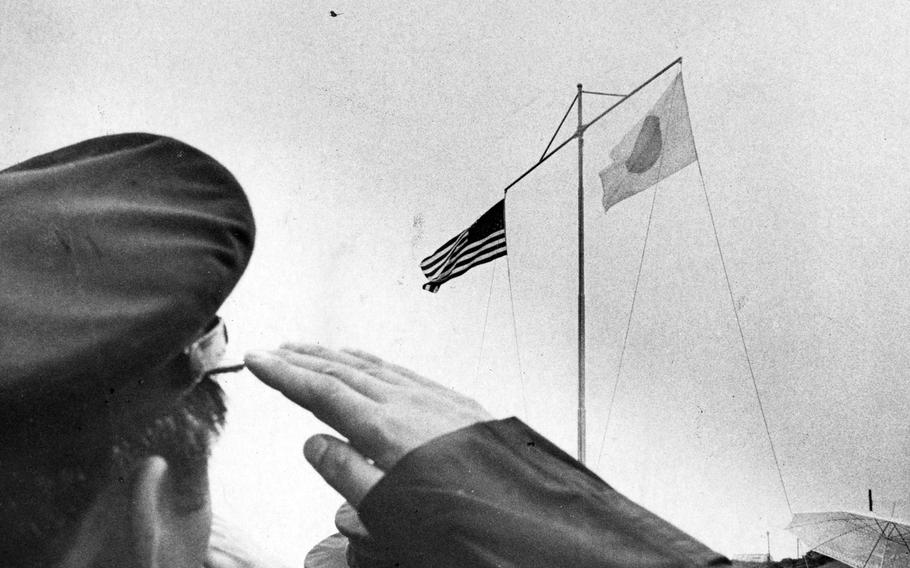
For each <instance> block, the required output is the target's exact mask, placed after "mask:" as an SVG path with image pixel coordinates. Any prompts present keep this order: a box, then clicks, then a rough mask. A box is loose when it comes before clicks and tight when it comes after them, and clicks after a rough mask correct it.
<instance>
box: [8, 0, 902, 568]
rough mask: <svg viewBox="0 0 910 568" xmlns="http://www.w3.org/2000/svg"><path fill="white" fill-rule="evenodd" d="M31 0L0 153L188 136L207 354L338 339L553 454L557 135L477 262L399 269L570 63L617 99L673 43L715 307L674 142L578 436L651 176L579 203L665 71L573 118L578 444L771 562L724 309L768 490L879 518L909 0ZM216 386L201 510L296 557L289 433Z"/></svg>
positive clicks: (323, 490)
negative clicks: (221, 186) (197, 198)
mask: <svg viewBox="0 0 910 568" xmlns="http://www.w3.org/2000/svg"><path fill="white" fill-rule="evenodd" d="M33 4H36V5H35V6H30V7H29V6H26V4H25V3H19V2H6V3H4V4H3V5H2V6H3V7H2V8H0V53H2V54H3V55H2V56H0V101H2V103H3V104H2V106H0V132H2V144H0V164H2V165H4V166H5V165H11V164H13V163H16V162H18V161H21V160H23V159H26V158H28V157H30V156H32V155H35V154H38V153H42V152H46V151H49V150H52V149H54V148H57V147H60V146H63V145H66V144H70V143H73V142H76V141H79V140H81V139H85V138H89V137H93V136H97V135H102V134H107V133H114V132H123V131H151V132H156V133H161V134H167V135H170V136H173V137H176V138H179V139H182V140H184V141H186V142H188V143H190V144H193V145H195V146H197V147H199V148H200V149H202V150H203V151H205V152H207V153H209V154H211V155H213V156H214V157H216V158H217V159H218V160H220V161H221V162H222V163H224V164H225V165H226V166H227V167H228V168H229V169H230V170H231V171H232V172H234V174H235V175H236V176H237V178H238V179H239V180H240V182H241V183H242V184H243V185H244V187H245V188H246V190H247V192H248V194H249V196H250V199H251V202H252V204H253V208H254V212H255V214H256V218H257V223H258V229H259V234H258V242H257V249H256V252H255V254H254V258H253V262H252V264H251V265H250V268H249V270H248V272H247V274H246V276H245V277H244V279H243V280H242V281H241V284H240V285H239V287H238V288H237V290H236V292H235V293H234V295H233V296H232V297H231V299H230V300H229V302H228V304H227V305H226V307H225V309H224V315H225V316H227V318H228V322H229V326H230V328H231V335H232V338H233V339H234V340H235V342H236V345H237V348H238V349H239V350H241V351H242V350H244V349H248V348H269V347H272V346H275V345H277V344H278V343H279V342H280V341H282V340H285V339H298V340H307V341H316V342H320V343H323V344H326V345H329V346H333V347H341V346H357V347H362V348H365V349H368V350H372V351H374V352H376V353H377V354H380V355H382V356H384V357H386V358H388V359H392V360H396V361H399V362H401V363H403V364H406V365H408V366H411V367H413V368H416V369H417V370H419V371H421V372H423V373H424V374H426V375H428V376H431V377H434V378H436V379H438V380H440V381H442V382H444V383H446V384H449V385H451V386H453V387H454V388H457V389H459V390H462V391H465V392H466V393H468V394H471V395H473V396H475V397H477V398H478V399H479V400H480V401H481V402H482V403H484V404H485V405H486V406H487V407H489V408H490V409H491V410H492V411H493V412H494V413H495V414H497V415H499V416H507V415H513V414H517V415H519V416H520V417H521V418H523V419H524V420H526V421H527V422H528V423H530V424H531V425H532V426H534V427H535V428H537V429H539V430H541V431H542V432H543V433H544V434H546V435H547V436H549V437H551V438H552V439H553V440H554V441H556V442H557V443H559V444H560V445H561V446H562V447H564V448H565V449H566V450H567V451H570V452H572V453H574V452H575V404H576V400H575V397H576V388H577V387H576V384H575V380H576V379H575V377H576V358H575V357H576V355H575V349H576V327H575V326H576V319H575V318H576V306H575V302H576V299H575V294H576V274H577V266H576V260H577V251H576V248H575V247H576V241H575V239H576V216H577V212H576V184H577V170H576V168H577V155H576V153H575V152H576V150H575V146H574V144H572V145H569V146H567V147H566V149H565V150H563V151H562V152H560V153H559V154H557V155H556V156H555V157H554V158H553V159H552V160H550V161H548V162H547V163H546V164H545V165H544V166H542V167H541V168H540V169H539V170H538V171H536V172H535V173H534V174H533V175H531V176H529V177H528V178H527V179H526V180H524V181H523V182H522V183H521V184H520V185H518V186H516V188H515V189H514V190H512V191H511V192H510V193H509V199H508V200H507V220H508V226H509V233H508V238H509V250H510V254H509V256H508V259H507V260H506V259H502V260H499V261H496V262H494V263H491V264H489V265H486V266H484V267H481V268H477V269H475V270H473V271H472V272H470V273H468V274H467V275H465V276H463V277H462V278H460V279H458V280H456V281H454V282H452V283H449V284H446V285H444V286H443V287H442V290H441V291H440V292H439V293H438V294H436V295H431V294H429V293H427V292H425V291H423V290H421V288H420V285H421V284H422V282H423V278H422V275H421V273H420V271H419V269H418V263H419V261H420V259H421V258H422V257H424V256H426V255H427V254H429V253H430V252H432V251H433V250H434V249H435V248H436V247H437V246H439V245H440V244H442V243H443V242H444V241H445V240H447V239H448V238H450V237H451V236H453V235H454V234H456V233H457V232H459V231H460V230H462V229H464V228H466V227H467V226H468V225H469V224H470V223H471V222H473V221H474V220H475V219H476V218H477V217H478V216H479V215H480V214H481V213H483V212H484V211H485V210H486V209H487V208H488V207H489V206H491V205H492V204H493V203H495V202H496V201H497V200H498V199H500V198H501V197H502V189H503V187H505V186H506V185H507V184H508V183H509V182H510V181H512V180H513V179H514V178H515V177H517V176H518V175H519V174H521V173H522V172H523V171H524V170H525V169H527V168H528V167H529V166H530V165H532V164H533V163H534V162H535V161H536V160H537V158H538V157H539V156H540V154H541V152H542V151H543V149H544V147H545V146H546V144H547V141H548V140H549V139H550V136H551V135H552V134H553V131H554V129H555V128H556V126H557V125H558V123H559V120H560V118H561V117H562V115H563V113H564V112H565V110H566V108H567V107H568V105H569V103H570V102H571V100H572V97H574V95H575V85H576V83H579V82H580V83H583V84H584V85H585V88H587V89H591V90H598V91H614V92H627V91H629V90H631V89H632V88H634V87H635V86H637V85H638V84H639V83H641V82H642V81H644V80H645V79H647V78H648V77H650V76H651V75H652V74H653V73H655V72H656V71H657V70H659V69H661V68H662V67H664V66H665V65H666V64H668V63H669V62H671V61H673V60H674V59H675V58H677V57H680V56H682V57H683V58H684V59H683V64H682V67H681V71H682V73H683V77H684V81H685V85H686V93H687V96H688V103H689V109H690V116H691V121H692V128H693V132H694V136H695V142H696V145H697V147H698V151H699V156H700V159H701V167H702V171H703V174H704V177H703V179H704V184H705V185H704V188H706V190H707V195H708V197H709V199H710V203H711V207H712V211H713V215H714V219H715V222H716V229H717V234H718V237H719V240H720V243H721V247H722V249H723V253H724V260H725V262H726V267H727V270H728V274H729V278H730V282H731V285H732V289H733V296H734V298H733V302H731V299H730V296H729V294H728V292H727V288H726V283H725V280H724V273H723V270H722V267H721V263H720V257H719V255H718V251H717V246H716V244H715V240H714V232H713V230H712V224H711V221H710V218H709V216H708V209H707V207H706V199H705V195H706V192H705V190H704V189H703V186H702V177H701V176H699V172H698V169H697V167H696V166H694V165H693V166H690V167H689V168H687V169H686V170H684V171H682V172H680V173H679V174H677V175H676V176H674V177H673V178H671V179H669V180H667V181H665V182H663V183H662V184H660V185H659V186H658V189H657V194H656V200H655V201H654V214H653V218H652V221H651V229H650V234H649V238H648V246H647V250H646V251H645V254H644V261H643V263H642V264H641V279H640V284H639V288H638V296H637V298H636V306H635V313H634V314H633V317H632V319H631V323H630V324H629V326H628V330H629V334H628V343H627V347H626V351H625V355H624V361H623V367H622V370H621V372H620V373H619V374H618V376H619V382H618V386H617V390H616V398H615V402H614V404H613V406H612V418H611V421H610V428H609V431H608V432H607V435H606V436H604V426H605V423H606V413H607V411H608V409H609V400H610V393H611V392H612V389H613V385H614V383H615V381H616V379H617V368H618V363H619V355H620V351H621V348H622V344H623V338H624V336H625V333H626V329H627V322H628V321H629V310H630V302H631V298H632V291H633V289H634V284H635V280H636V276H637V274H638V271H639V262H640V260H641V258H642V246H643V242H644V236H645V229H646V227H647V221H648V216H649V210H650V206H651V202H652V199H655V195H654V193H653V190H652V191H649V192H646V193H644V194H642V195H639V196H637V197H636V198H633V199H630V200H628V201H626V202H623V203H622V204H620V205H617V206H616V207H614V208H613V209H611V210H610V212H609V213H607V214H604V212H603V211H602V210H601V209H598V208H597V203H598V200H599V197H600V196H599V195H598V192H599V191H600V189H599V187H598V179H597V171H599V170H600V169H601V168H603V167H605V166H606V165H608V164H609V158H608V153H609V150H610V149H611V148H612V145H613V144H614V143H616V142H618V140H619V139H620V138H621V136H622V135H623V134H624V133H625V131H626V129H627V128H628V127H629V126H630V125H631V124H633V123H634V122H635V120H637V119H638V118H640V116H641V113H642V112H645V111H646V110H647V109H648V108H649V107H650V105H651V104H653V102H654V101H655V100H656V99H657V98H658V97H659V96H660V93H661V92H662V88H663V87H665V86H666V84H667V83H666V82H667V81H669V80H671V79H672V75H670V74H668V75H666V76H665V77H664V78H662V80H661V81H658V82H656V83H655V84H654V85H653V87H652V88H649V89H647V90H645V91H643V92H642V93H641V94H640V95H639V96H636V97H635V98H633V99H631V100H630V101H629V102H628V103H627V104H625V105H623V107H621V109H620V110H618V111H617V112H616V113H613V114H611V115H609V116H608V117H607V118H606V119H604V120H603V121H601V122H600V123H598V125H597V127H596V128H592V129H591V131H589V133H588V134H586V137H587V141H586V145H585V164H586V167H585V184H586V192H587V195H588V197H589V199H587V200H586V207H587V209H586V229H587V231H588V237H587V240H588V243H587V245H588V246H587V247H586V256H587V263H586V270H587V277H588V283H587V293H588V297H589V304H588V322H589V325H588V350H589V356H590V358H589V362H588V376H589V381H590V383H589V399H588V404H589V423H588V428H589V445H588V452H589V462H590V465H591V467H593V468H594V469H595V470H596V471H597V472H598V473H599V474H601V475H602V476H603V477H604V478H605V479H606V480H607V481H608V482H610V483H611V484H613V485H614V486H615V487H617V488H618V489H619V490H621V491H622V492H624V493H625V494H627V495H628V496H630V497H632V498H633V499H635V500H637V501H639V502H641V503H643V504H644V505H645V506H647V507H649V508H651V509H652V510H654V511H656V512H658V513H660V514H661V515H663V516H665V517H666V518H668V519H669V520H670V521H672V522H674V523H676V524H677V525H679V526H681V527H682V528H684V529H685V530H687V531H689V532H690V533H692V534H693V535H695V536H697V537H698V538H700V539H702V540H704V541H705V542H706V543H707V544H709V545H711V546H713V547H715V548H717V549H719V550H720V551H721V552H724V553H727V554H735V553H742V552H760V551H763V550H764V549H765V546H766V545H765V533H766V531H769V532H770V533H771V544H772V548H773V553H774V555H775V556H778V557H779V556H784V555H793V554H794V553H795V540H794V539H793V537H791V536H790V535H788V534H787V533H786V532H785V531H783V527H784V526H785V525H786V524H787V522H788V521H789V518H790V512H789V510H788V507H787V503H786V501H785V499H784V494H783V491H782V489H781V483H780V480H779V478H778V473H777V470H776V469H775V467H774V463H773V460H772V457H771V453H770V449H769V445H768V439H767V437H766V436H765V432H764V427H763V425H762V418H761V415H760V414H759V411H758V406H757V401H756V397H755V392H754V389H753V386H752V382H751V379H750V376H749V372H748V368H747V366H746V363H745V358H744V353H743V348H742V343H741V341H740V336H739V331H738V330H737V327H736V321H735V319H734V312H733V310H734V308H733V305H734V304H735V306H736V309H737V310H738V313H739V316H740V318H741V321H742V326H743V333H744V337H745V340H746V344H747V345H748V349H749V353H750V356H751V359H752V365H753V370H754V373H755V378H756V381H757V384H758V388H759V390H760V392H761V396H762V401H763V403H764V407H765V411H766V417H767V421H768V425H769V427H770V431H771V435H772V438H773V440H774V443H775V446H776V449H777V453H778V457H779V459H780V464H781V468H782V469H781V475H782V477H783V481H784V484H785V486H786V488H787V491H788V494H789V497H790V501H791V504H792V508H793V510H794V511H812V510H826V509H845V508H846V509H857V510H862V509H864V508H865V507H866V490H867V489H868V488H871V489H873V491H874V493H875V496H876V510H877V512H879V513H883V514H890V513H891V512H892V510H893V511H894V512H895V513H896V514H897V515H898V516H905V517H906V516H910V502H908V499H910V486H908V485H907V479H910V422H908V419H907V414H908V413H907V406H908V405H907V401H908V398H910V384H908V381H907V375H906V372H905V368H906V366H907V362H908V358H910V351H908V349H907V347H906V346H907V343H908V339H910V337H908V332H907V329H908V326H907V319H908V316H910V291H908V289H907V287H906V286H905V283H906V282H907V281H908V280H910V259H908V254H907V251H908V250H910V242H908V241H910V233H908V232H907V231H906V230H905V226H906V224H907V219H908V218H910V192H908V190H910V183H908V181H907V170H908V165H910V160H908V158H907V150H908V149H910V134H908V132H910V105H908V104H907V100H908V95H910V92H908V90H910V88H908V82H907V76H908V72H910V64H908V62H907V59H906V56H907V54H908V53H910V39H908V34H907V33H906V30H907V26H908V24H910V4H907V3H906V2H897V1H892V2H864V3H862V4H860V3H855V2H854V3H850V2H825V3H818V4H817V5H816V7H814V8H808V7H806V5H805V4H806V3H804V2H761V3H757V2H755V3H746V2H741V3H730V2H725V1H719V0H718V1H707V2H699V3H683V2H671V1H660V0H636V1H625V2H623V1H620V2H613V3H610V4H609V6H608V5H607V4H606V3H603V2H560V3H558V4H557V3H536V4H534V5H532V4H531V3H512V4H510V3H503V2H483V3H476V4H473V5H471V4H467V3H464V2H426V3H412V2H384V3H382V6H377V5H376V4H377V3H371V4H364V5H359V4H355V3H348V2H340V3H330V2H322V1H319V2H309V1H295V2H269V3H253V2H226V1H218V2H207V1H196V2H192V3H186V4H185V5H183V6H178V5H177V4H176V3H172V4H171V5H169V7H166V8H165V7H163V6H162V3H160V2H129V3H123V2H96V1H92V2H88V1H84V2H57V3H55V2H39V3H33ZM329 10H335V11H336V12H339V13H340V15H339V16H338V17H336V18H332V17H330V16H329ZM676 70H679V68H677V69H676ZM676 70H674V72H675V71H676ZM584 100H585V103H584V108H585V116H586V119H590V118H592V117H593V116H595V113H599V112H600V111H601V110H603V109H605V108H606V106H607V105H608V104H609V99H606V98H602V97H594V96H586V97H585V99H584ZM569 122H570V125H569V127H568V128H569V129H566V130H564V131H563V132H562V133H561V134H560V135H559V137H558V140H562V139H564V138H565V137H566V136H569V135H570V134H571V131H570V129H571V125H572V124H574V122H575V116H574V114H573V115H572V116H571V119H570V121H569ZM4 214H9V212H5V213H4ZM224 383H225V388H226V390H227V391H228V393H229V395H230V396H231V401H230V404H231V413H232V414H231V416H230V425H229V427H228V429H227V432H226V433H225V435H224V437H223V439H222V440H221V442H220V445H219V447H218V449H217V450H216V453H215V456H214V463H213V470H214V473H213V477H214V480H213V491H214V498H215V502H216V508H217V509H218V510H219V511H220V512H221V513H222V514H223V515H224V516H226V517H228V518H229V519H231V520H233V521H234V522H236V523H237V524H239V525H241V526H242V527H243V528H244V529H245V530H246V531H247V532H248V533H250V534H251V535H252V536H254V537H255V538H256V539H257V540H259V541H260V543H261V544H262V545H263V546H264V547H265V548H268V549H271V550H273V551H274V552H276V553H277V554H278V555H280V556H281V557H283V558H284V559H286V560H287V561H288V562H289V563H291V564H292V565H300V562H301V560H302V557H303V555H304V554H305V553H306V551H307V550H308V549H309V548H310V547H311V546H312V545H313V544H314V543H316V542H317V541H319V540H320V539H321V538H323V537H324V536H326V535H328V534H330V533H331V532H333V527H332V522H331V519H332V515H333V512H334V509H335V508H336V507H337V505H338V504H340V499H339V498H337V497H335V496H334V495H333V493H332V492H331V490H329V489H328V488H327V487H324V486H323V485H322V484H321V482H320V481H319V480H318V478H317V477H316V475H315V474H314V473H311V471H310V470H309V468H308V467H307V466H306V464H305V462H304V461H303V459H302V456H301V451H300V448H301V444H302V442H303V440H304V439H305V438H306V437H307V436H309V435H311V434H313V433H315V432H317V431H320V430H321V429H320V427H319V426H318V424H317V423H316V422H315V421H314V420H313V419H312V418H310V417H309V416H307V415H306V413H304V412H303V411H299V410H297V409H295V408H293V407H292V406H291V405H290V404H289V403H287V402H285V401H284V400H282V399H281V398H280V397H278V396H276V395H274V394H273V393H271V392H269V391H268V390H267V389H265V388H264V387H262V386H260V385H259V384H258V383H257V382H256V381H255V380H254V379H253V378H252V377H251V376H250V375H248V374H243V375H238V376H234V377H230V378H226V379H224ZM601 440H605V443H604V444H603V451H601V447H602V446H601Z"/></svg>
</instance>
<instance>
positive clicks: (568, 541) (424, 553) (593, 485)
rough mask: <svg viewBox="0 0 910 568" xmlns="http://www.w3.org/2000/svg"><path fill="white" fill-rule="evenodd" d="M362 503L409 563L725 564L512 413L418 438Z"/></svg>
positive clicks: (382, 536) (645, 567)
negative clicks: (421, 440) (416, 445)
mask: <svg viewBox="0 0 910 568" xmlns="http://www.w3.org/2000/svg"><path fill="white" fill-rule="evenodd" d="M358 512H359V516H360V519H361V520H362V522H363V524H364V525H365V526H366V528H367V529H368V530H369V532H370V534H371V535H372V537H373V538H374V539H376V540H378V541H380V542H383V543H384V544H385V545H387V546H388V548H389V549H390V550H394V551H395V552H396V555H400V558H401V560H403V562H402V564H403V565H406V566H409V567H411V566H413V567H420V566H428V567H429V566H433V567H440V568H443V567H452V568H455V567H458V568H464V567H467V566H477V567H485V566H490V567H493V566H496V567H507V566H516V567H519V566H520V567H522V568H533V567H548V568H550V567H554V566H585V567H588V566H590V567H616V568H619V567H622V568H651V567H662V568H669V567H675V566H679V567H682V566H689V567H694V566H713V565H726V564H729V561H728V560H727V559H726V558H724V557H723V556H721V555H719V554H717V553H715V552H713V551H712V550H710V549H709V548H707V547H706V546H704V545H703V544H701V543H700V542H698V541H697V540H695V539H694V538H692V537H691V536H689V535H687V534H685V533H683V532H682V531H680V530H679V529H677V528H676V527H674V526H672V525H671V524H669V523H667V522H666V521H664V520H663V519H661V518H659V517H657V516H656V515H654V514H652V513H650V512H648V511H646V510H645V509H643V508H642V507H639V506H638V505H636V504H635V503H633V502H632V501H630V500H628V499H626V498H625V497H623V496H622V495H620V494H619V493H617V492H616V491H615V490H613V489H612V488H611V487H610V486H609V485H607V484H606V483H605V482H604V481H602V480H601V479H600V478H599V477H597V476H596V475H594V474H593V473H592V472H591V471H589V470H588V469H587V468H585V467H584V466H583V465H581V464H580V463H579V462H577V461H576V460H574V459H573V458H572V457H570V456H569V455H568V454H566V453H565V452H563V451H562V450H560V449H559V448H557V447H556V446H554V445H553V444H552V443H550V442H549V441H548V440H547V439H545V438H544V437H542V436H541V435H539V434H537V433H536V432H534V431H533V430H532V429H530V428H529V427H528V426H526V425H525V424H523V423H522V422H521V421H519V420H518V419H515V418H511V419H507V420H502V421H493V422H485V423H480V424H476V425H474V426H470V427H468V428H465V429H462V430H458V431H456V432H452V433H450V434H446V435H444V436H441V437H439V438H437V439H435V440H433V441H431V442H429V443H428V444H425V445H424V446H421V447H419V448H417V449H416V450H414V451H412V452H411V453H409V454H408V455H406V456H405V457H404V458H402V459H401V460H400V461H399V462H398V463H397V464H396V465H395V467H393V468H392V469H391V470H390V471H389V472H388V473H387V474H386V475H385V477H383V478H382V480H380V482H379V483H378V484H377V485H376V487H374V488H373V490H372V491H370V493H369V494H367V496H366V497H365V498H364V500H363V501H362V502H361V503H360V507H359V508H358Z"/></svg>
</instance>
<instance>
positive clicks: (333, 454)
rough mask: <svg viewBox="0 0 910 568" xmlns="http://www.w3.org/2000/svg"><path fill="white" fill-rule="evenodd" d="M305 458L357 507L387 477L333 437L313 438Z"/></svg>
mask: <svg viewBox="0 0 910 568" xmlns="http://www.w3.org/2000/svg"><path fill="white" fill-rule="evenodd" d="M303 455H304V456H305V457H306V459H307V461H308V462H310V465H312V466H313V468H314V469H315V470H316V471H317V472H318V473H319V475H321V476H322V478H323V479H325V480H326V483H328V484H329V485H331V486H332V488H333V489H334V490H335V491H337V492H338V493H340V494H341V496H342V497H344V498H345V499H346V500H347V502H348V503H350V504H351V505H353V506H354V507H357V506H358V505H360V501H361V500H363V498H364V497H365V496H366V494H367V493H369V492H370V489H372V488H373V486H374V485H376V483H378V482H379V480H380V479H381V478H382V476H383V473H382V470H380V469H379V468H378V467H376V466H375V465H373V464H371V463H370V462H369V461H368V460H367V459H366V458H365V457H363V455H361V454H360V453H359V452H358V451H357V450H355V449H354V448H352V447H351V446H350V445H348V444H346V443H345V442H342V441H341V440H339V439H337V438H333V437H332V436H326V435H324V434H320V435H316V436H313V437H312V438H310V439H309V440H307V441H306V444H304V446H303Z"/></svg>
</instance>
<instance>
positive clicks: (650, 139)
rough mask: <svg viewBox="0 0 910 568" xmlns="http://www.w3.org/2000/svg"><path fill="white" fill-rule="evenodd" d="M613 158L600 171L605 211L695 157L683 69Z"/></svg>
mask: <svg viewBox="0 0 910 568" xmlns="http://www.w3.org/2000/svg"><path fill="white" fill-rule="evenodd" d="M610 158H611V159H612V160H613V162H612V163H611V164H610V165H609V166H607V167H606V168H605V169H603V170H602V171H601V172H600V181H601V183H602V184H603V189H604V197H603V205H604V211H606V210H607V209H609V208H610V207H612V206H613V205H615V204H617V203H619V202H620V201H622V200H623V199H625V198H627V197H631V196H633V195H635V194H636V193H638V192H640V191H644V190H645V189H648V188H649V187H651V186H652V185H654V184H655V183H657V182H659V181H660V180H662V179H664V178H666V177H669V176H671V175H673V174H675V173H676V172H678V171H679V170H681V169H683V168H684V167H686V166H688V165H689V164H691V163H692V162H694V161H695V141H694V140H693V139H692V126H691V125H690V124H689V108H688V106H687V105H686V92H685V89H683V81H682V73H679V74H678V75H676V78H675V79H674V80H673V83H671V84H670V86H669V87H668V88H667V90H666V91H664V94H663V95H661V97H660V99H659V100H658V101H657V103H656V104H655V105H654V107H652V108H651V110H650V111H649V112H648V114H647V115H646V116H645V117H644V118H643V119H641V120H640V121H639V122H638V123H637V124H636V125H635V126H634V127H632V129H631V130H629V132H628V133H626V135H625V136H623V139H622V141H621V142H620V143H619V144H617V145H616V147H615V148H613V150H612V151H611V152H610Z"/></svg>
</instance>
